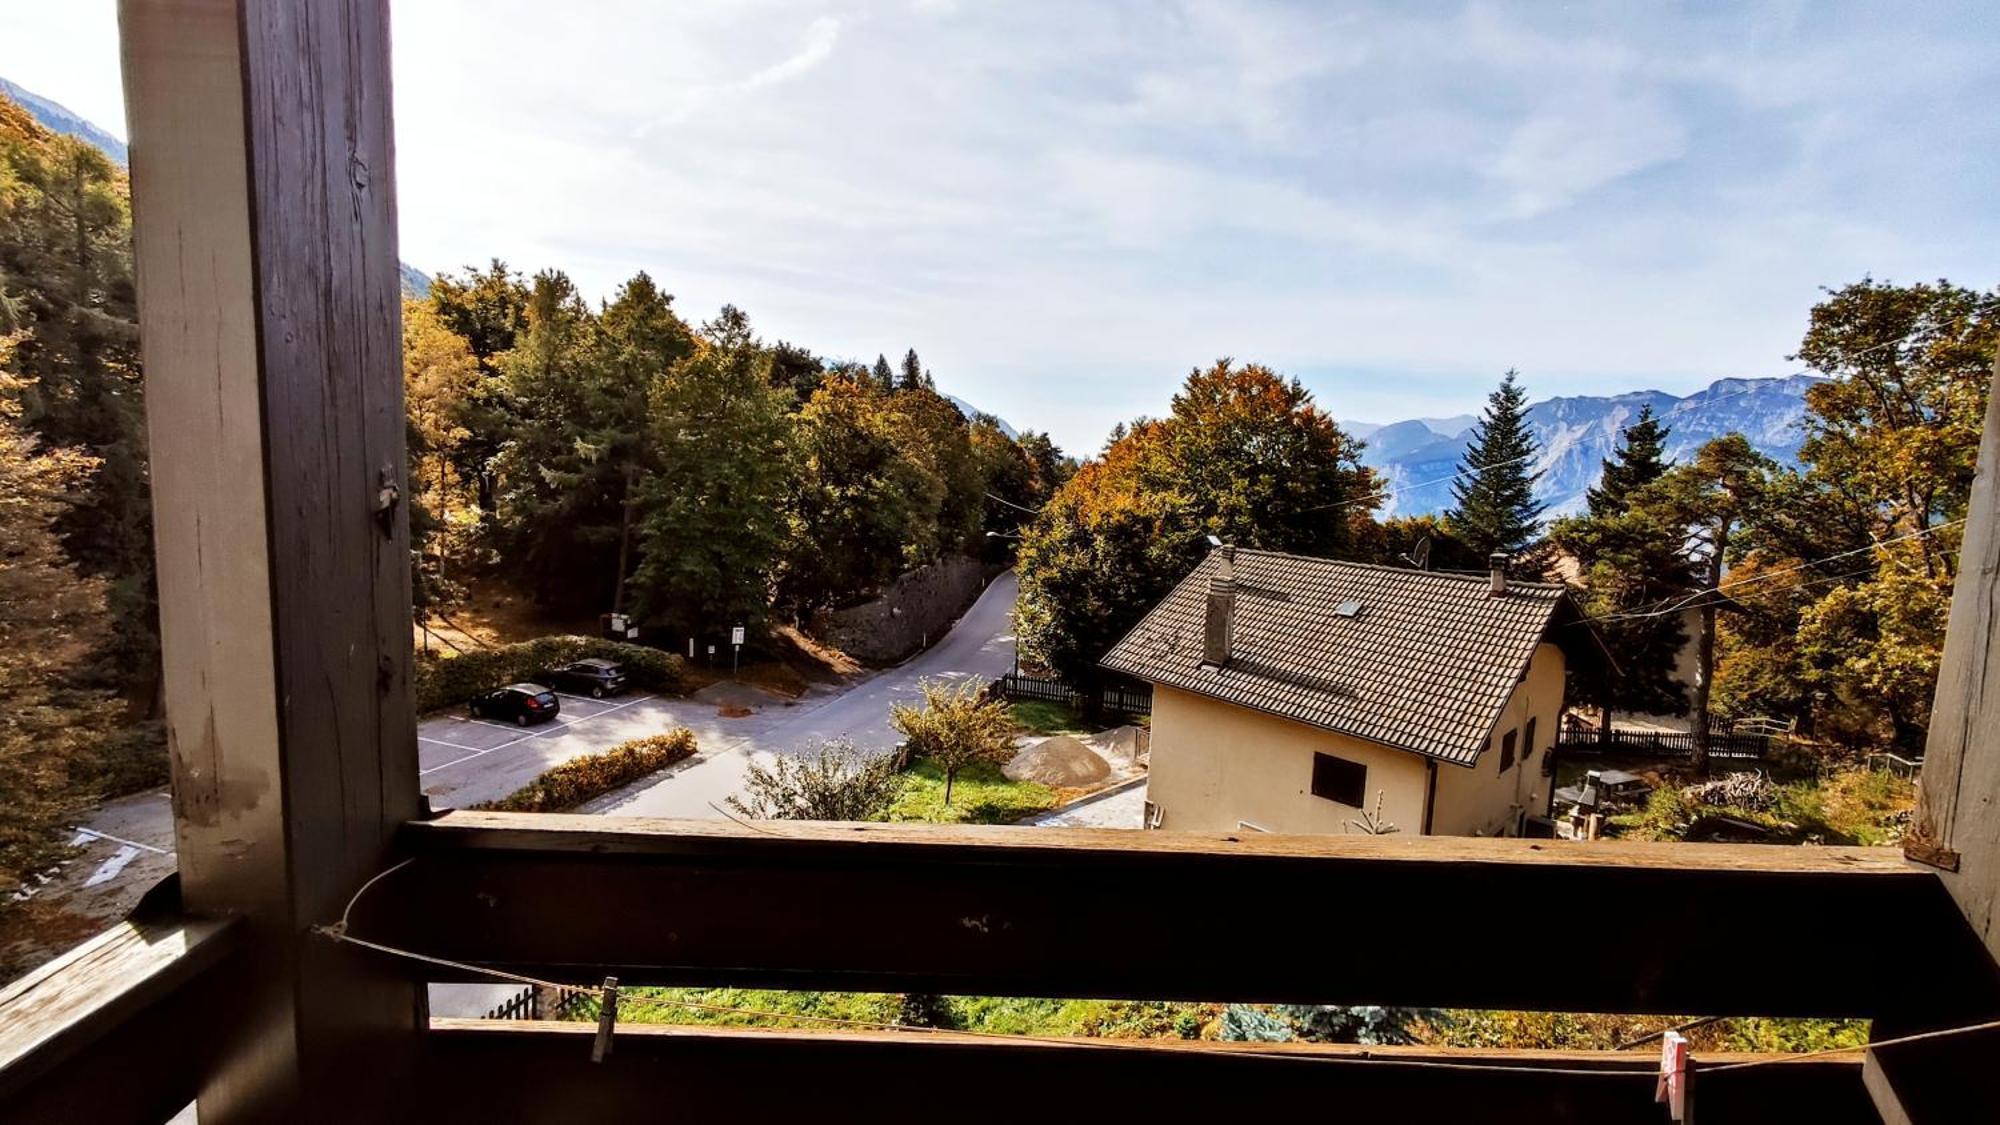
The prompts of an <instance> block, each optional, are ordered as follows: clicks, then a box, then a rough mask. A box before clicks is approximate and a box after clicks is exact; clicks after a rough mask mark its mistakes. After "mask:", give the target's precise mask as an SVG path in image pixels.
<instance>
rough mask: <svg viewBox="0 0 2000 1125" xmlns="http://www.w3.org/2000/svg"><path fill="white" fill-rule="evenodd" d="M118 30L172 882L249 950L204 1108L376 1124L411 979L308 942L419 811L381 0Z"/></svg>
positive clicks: (142, 1) (181, 5)
mask: <svg viewBox="0 0 2000 1125" xmlns="http://www.w3.org/2000/svg"><path fill="white" fill-rule="evenodd" d="M120 20H121V24H122V31H123V36H122V38H123V45H124V65H125V83H126V103H127V117H128V121H129V123H130V128H131V134H132V183H133V211H134V230H135V258H136V267H137V274H138V282H139V313H140V331H141V337H142V351H143V358H144V362H145V372H146V398H147V403H146V405H147V414H148V418H147V433H148V439H149V442H150V447H151V463H152V483H153V500H154V508H153V510H154V535H155V539H156V551H157V555H158V562H159V588H160V633H161V645H162V649H163V657H164V664H165V671H166V681H165V698H166V715H167V726H168V742H169V750H170V754H171V757H172V767H173V781H174V801H173V808H174V819H175V840H176V844H177V846H178V849H179V857H180V873H181V884H182V891H183V895H184V901H185V906H186V908H187V909H188V910H189V911H190V912H193V913H197V914H216V915H220V914H233V915H240V916H242V917H244V918H245V919H246V921H247V922H248V926H249V934H248V937H249V943H250V946H251V948H252V949H253V951H254V955H253V958H252V960H253V962H254V964H253V966H252V969H251V972H250V978H249V979H248V980H247V981H246V982H245V986H244V994H243V996H242V1013H243V1014H242V1016H241V1018H237V1019H234V1020H231V1021H230V1024H231V1027H232V1033H233V1038H232V1039H231V1041H230V1042H228V1043H227V1044H225V1045H224V1047H223V1049H222V1055H221V1062H220V1064H219V1065H218V1066H217V1067H216V1069H215V1071H214V1072H213V1073H211V1074H210V1075H208V1076H207V1077H206V1079H205V1080H204V1081H203V1082H202V1085H201V1096H200V1114H201V1119H202V1121H203V1122H204V1125H215V1123H218V1122H221V1123H228V1122H235V1121H245V1120H259V1121H265V1120H287V1121H297V1120H374V1119H377V1118H379V1117H380V1116H382V1114H381V1113H380V1108H381V1107H380V1103H378V1102H371V1101H370V1100H369V1099H371V1098H386V1097H388V1096H390V1095H391V1094H392V1093H394V1092H395V1091H397V1090H398V1089H399V1088H401V1087H403V1086H404V1085H405V1083H406V1080H407V1078H408V1076H409V1074H410V1071H409V1070H408V1069H407V1067H408V1064H409V1061H410V1060H411V1059H413V1058H414V1055H415V1049H416V1046H417V1043H416V1040H417V1035H416V1031H417V1029H418V1027H419V1023H420V1020H421V1018H422V1010H423V1009H422V1000H421V995H420V992H419V990H418V988H417V987H416V986H415V985H412V984H411V983H409V982H408V981H399V980H397V979H396V978H395V975H393V974H390V973H387V972H384V971H383V966H382V965H381V964H380V963H379V962H376V961H372V960H370V959H368V958H366V957H364V956H362V955H359V954H357V953H355V952H354V951H353V950H351V949H344V948H335V947H333V946H331V945H330V944H329V943H328V942H326V941H325V940H324V939H320V938H315V937H313V936H311V935H310V934H309V933H308V932H307V931H308V927H310V926H312V925H313V924H315V923H320V922H327V921H331V920H332V919H334V918H336V917H337V916H338V915H339V913H340V910H341V907H342V905H343V903H344V902H345V901H346V899H347V897H348V896H349V895H350V894H351V893H353V891H354V890H355V889H356V888H357V887H358V886H359V885H360V884H361V882H362V881H363V880H364V879H366V878H367V877H368V876H370V875H372V874H374V873H375V872H376V871H378V870H380V869H381V868H382V866H383V865H384V863H385V861H386V860H387V859H388V858H389V855H390V841H391V835H392V833H393V832H394V831H395V829H396V827H397V826H398V825H400V824H401V823H402V822H404V821H406V820H408V819H410V818H412V817H413V816H415V815H416V814H417V813H418V809H419V796H418V789H417V765H416V744H415V730H414V725H413V723H412V715H411V709H410V700H409V672H410V648H411V645H410V621H411V614H410V579H409V555H408V547H409V542H408V528H407V521H406V519H405V505H404V504H403V503H402V500H401V497H402V495H404V494H406V492H407V489H406V487H405V484H404V464H403V460H404V454H403V440H404V416H403V394H402V359H401V349H402V344H401V317H400V307H401V301H400V288H399V282H398V275H397V255H396V208H395V169H394V162H393V142H392V138H391V112H390V99H389V56H388V47H389V42H388V40H389V27H388V9H387V5H386V3H385V0H122V2H121V6H120ZM106 1080H107V1081H116V1080H117V1076H116V1075H107V1076H106Z"/></svg>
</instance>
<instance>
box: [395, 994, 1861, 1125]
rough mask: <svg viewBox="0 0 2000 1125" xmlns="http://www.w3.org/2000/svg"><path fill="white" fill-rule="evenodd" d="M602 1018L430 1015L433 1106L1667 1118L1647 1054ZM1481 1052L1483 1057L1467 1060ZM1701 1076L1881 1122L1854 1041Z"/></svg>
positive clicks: (1705, 1123)
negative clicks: (1828, 1053) (1020, 1036)
mask: <svg viewBox="0 0 2000 1125" xmlns="http://www.w3.org/2000/svg"><path fill="white" fill-rule="evenodd" d="M594 1032H595V1025H592V1024H546V1023H544V1024H527V1023H506V1022H501V1021H496V1020H439V1021H436V1023H435V1024H434V1025H433V1031H432V1033H431V1034H430V1035H429V1036H428V1037H427V1038H426V1048H425V1057H424V1068H425V1069H424V1082H423V1087H422V1089H423V1091H425V1092H427V1093H426V1094H420V1095H419V1096H420V1098H425V1097H427V1098H428V1105H425V1106H423V1109H424V1112H426V1113H436V1114H439V1115H442V1116H461V1115H462V1116H463V1117H464V1118H467V1119H478V1120H517V1121H554V1120H574V1121H630V1120H647V1119H652V1118H656V1117H660V1116H662V1115H665V1114H672V1115H674V1116H675V1117H676V1118H687V1119H690V1120H702V1119H715V1120H759V1121H808V1120H829V1119H844V1118H847V1117H856V1118H866V1119H867V1120H870V1121H938V1120H942V1119H948V1120H951V1121H954V1122H982V1121H995V1122H1018V1121H1020V1120H1022V1119H1023V1118H1024V1117H1028V1116H1046V1117H1049V1118H1051V1119H1054V1120H1061V1121H1083V1120H1098V1119H1101V1120H1111V1121H1202V1120H1213V1121H1243V1120H1259V1119H1276V1120H1282V1119H1288V1118H1292V1117H1298V1116H1306V1117H1313V1116H1324V1117H1328V1118H1329V1119H1337V1120H1341V1121H1393V1122H1398V1123H1404V1122H1418V1123H1422V1122H1449V1123H1452V1125H1458V1123H1461V1122H1467V1121H1478V1122H1482V1123H1490V1122H1513V1121H1523V1122H1528V1121H1532V1122H1536V1123H1538V1125H1550V1123H1557V1125H1559V1123H1563V1122H1577V1123H1585V1122H1587V1123H1589V1125H1620V1123H1623V1122H1631V1123H1633V1125H1658V1123H1659V1122H1660V1121H1662V1120H1664V1116H1663V1113H1662V1110H1661V1107H1659V1106H1658V1105H1656V1104H1654V1102H1653V1074H1654V1073H1655V1072H1656V1070H1657V1069H1658V1066H1659V1061H1658V1056H1657V1055H1656V1054H1654V1053H1652V1052H1636V1053H1620V1054H1613V1053H1610V1052H1557V1051H1519V1052H1510V1051H1450V1050H1440V1049H1431V1048H1421V1047H1407V1048H1405V1047H1355V1046H1331V1045H1318V1044H1310V1045H1308V1044H1272V1043H1237V1044H1232V1043H1200V1042H1184V1041H1177V1042H1159V1043H1142V1042H1140V1041H1135V1040H1114V1041H1110V1042H1111V1043H1113V1044H1121V1043H1122V1044H1123V1045H1122V1046H1116V1045H1106V1041H1102V1040H1099V1041H1096V1042H1090V1041H1080V1042H1072V1043H1051V1042H1047V1041H1032V1040H1017V1041H1011V1042H1010V1041H1005V1040H996V1039H994V1038H990V1037H973V1036H961V1035H943V1034H940V1035H918V1034H911V1033H900V1032H818V1031H763V1030H751V1029H725V1028H668V1027H660V1026H656V1025H655V1026H648V1025H638V1024H624V1025H621V1026H620V1027H619V1030H618V1033H617V1037H616V1040H615V1049H614V1050H613V1052H612V1054H611V1056H610V1057H609V1058H607V1059H605V1060H604V1062H603V1063H601V1064H593V1063H591V1061H590V1043H591V1037H592V1035H593V1034H594ZM1748 1057H1750V1056H1744V1058H1748ZM1760 1057H1761V1056H1760ZM1730 1058H1731V1061H1741V1059H1739V1058H1738V1057H1736V1056H1731V1057H1730ZM1472 1067H1476V1068H1479V1069H1458V1068H1472ZM1488 1068H1491V1069H1488ZM1549 1068H1559V1069H1564V1070H1588V1071H1592V1072H1593V1073H1591V1074H1587V1075H1575V1074H1551V1073H1548V1070H1549ZM495 1075H507V1076H513V1077H512V1078H511V1079H510V1080H503V1081H495V1080H494V1076H495ZM1695 1089H1696V1090H1697V1091H1698V1092H1697V1095H1696V1100H1695V1105H1696V1107H1697V1111H1698V1112H1697V1118H1698V1120H1699V1121H1701V1123H1702V1125H1736V1123H1739V1122H1741V1123H1745V1125H1749V1123H1756V1125H1765V1123H1768V1122H1771V1121H1779V1120H1783V1121H1812V1122H1815V1123H1821V1125H1846V1123H1849V1122H1852V1123H1855V1125H1861V1123H1864V1122H1865V1123H1867V1125H1874V1123H1875V1116H1874V1112H1873V1111H1872V1110H1871V1109H1870V1108H1869V1105H1868V1096H1867V1093H1866V1092H1865V1091H1864V1090H1863V1089H1862V1088H1861V1080H1860V1065H1859V1063H1858V1062H1857V1061H1856V1060H1854V1059H1853V1058H1846V1059H1830V1060H1815V1061H1812V1062H1790V1063H1784V1064H1779V1065H1774V1066H1761V1067H1753V1068H1750V1069H1745V1070H1736V1071H1724V1072H1720V1073H1717V1074H1714V1075H1710V1076H1704V1077H1698V1078H1697V1081H1696V1084H1695Z"/></svg>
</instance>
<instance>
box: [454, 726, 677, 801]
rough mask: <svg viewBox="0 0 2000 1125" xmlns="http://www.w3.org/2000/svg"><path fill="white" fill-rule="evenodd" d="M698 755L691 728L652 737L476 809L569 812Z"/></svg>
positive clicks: (554, 772) (571, 764)
mask: <svg viewBox="0 0 2000 1125" xmlns="http://www.w3.org/2000/svg"><path fill="white" fill-rule="evenodd" d="M694 751H695V744H694V734H693V733H692V732H690V731H689V730H688V729H687V728H686V727H682V728H680V729H679V730H675V731H671V732H669V733H667V734H656V735H653V736H652V737H650V738H635V739H633V740H632V741H630V742H622V743H619V744H618V745H616V746H613V747H612V748H611V749H609V750H606V751H604V752H603V753H601V754H585V755H583V756H582V757H579V758H571V759H570V760H569V761H567V762H564V763H562V764H561V765H558V766H552V767H550V768H549V769H547V770H545V771H543V773H542V775H541V776H540V777H537V778H536V779H535V780H533V781H531V782H529V783H528V784H526V785H524V786H522V787H521V788H519V789H516V790H515V791H514V792H512V793H510V794H508V795H507V796H506V797H503V798H501V799H500V800H498V801H485V802H482V803H480V804H477V805H474V806H472V807H473V808H475V809H493V810H496V811H498V812H565V811H567V810H569V809H573V808H575V807H576V806H578V805H580V804H582V803H584V802H585V801H588V800H590V799H591V798H593V797H602V796H603V795H604V794H606V793H609V792H611V791H612V790H614V789H618V788H621V787H623V786H626V785H630V784H631V783H632V782H634V781H637V780H639V779H640V778H642V777H645V776H646V775H647V774H649V773H653V772H655V771H658V770H661V769H665V768H666V767H668V766H670V765H673V764H674V763H675V762H678V761H680V760H682V759H683V758H691V757H693V756H694Z"/></svg>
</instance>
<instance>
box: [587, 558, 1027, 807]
mask: <svg viewBox="0 0 2000 1125" xmlns="http://www.w3.org/2000/svg"><path fill="white" fill-rule="evenodd" d="M1015 589H1016V583H1015V580H1014V573H1013V572H1012V571H1008V572H1007V573H1005V574H1002V575H1001V576H1000V577H998V578H995V579H994V580H993V581H992V582H991V583H990V584H989V585H988V586H987V587H986V590H985V592H984V593H982V594H980V595H979V600H978V601H977V602H974V603H973V605H972V608H971V609H969V610H967V611H966V612H965V616H964V617H961V618H960V619H959V621H958V624H957V625H956V626H955V627H953V629H952V631H951V632H950V633H949V634H947V635H946V636H945V638H944V640H942V641H939V642H938V643H937V644H936V645H934V646H932V647H931V648H930V649H928V650H926V651H924V652H922V653H920V654H918V655H917V656H915V657H913V658H911V659H910V660H909V662H907V663H905V664H901V665H898V666H897V667H895V668H890V669H888V670H886V671H883V672H881V673H878V674H877V675H875V676H873V677H871V678H869V679H867V680H865V681H863V682H862V683H860V684H858V685H856V686H855V687H853V688H852V689H850V690H848V691H845V692H842V693H841V694H839V695H834V696H829V697H828V698H826V699H825V700H823V701H820V702H817V703H810V704H806V705H803V706H799V707H795V708H789V707H777V708H771V709H767V710H764V711H760V712H758V713H757V714H755V715H750V716H747V717H745V718H742V719H734V720H724V721H723V723H722V724H721V725H723V726H724V727H725V729H726V731H727V734H726V735H725V738H726V739H727V740H726V741H725V742H723V743H722V747H723V748H722V749H720V750H719V751H717V752H715V753H712V754H708V755H705V756H704V757H703V758H702V760H701V761H699V762H696V763H695V764H694V765H692V766H689V767H687V768H685V769H681V770H676V771H672V772H670V773H668V774H667V775H666V776H664V777H662V778H660V779H659V780H657V781H655V782H653V783H652V784H650V785H647V786H645V787H644V788H640V789H628V790H625V791H624V792H622V793H619V794H617V795H615V796H613V797H611V798H608V799H606V800H605V801H603V802H594V803H592V804H590V805H587V806H585V808H584V810H583V811H586V812H595V813H603V814H607V815H610V816H668V817H690V818H695V819H716V818H720V817H721V816H722V815H723V814H722V813H720V812H718V811H716V806H719V805H722V803H723V801H724V800H725V799H727V798H729V797H731V796H734V795H736V794H737V793H738V792H739V791H740V790H741V789H742V786H743V778H744V775H745V774H746V773H748V772H749V768H750V764H751V763H752V762H754V761H758V760H760V759H761V760H769V759H770V758H772V757H774V756H775V755H778V754H785V753H792V752H796V751H800V750H810V749H812V748H813V747H815V746H817V745H818V744H819V743H820V742H821V741H822V740H824V739H828V738H846V739H849V740H850V741H852V742H853V743H854V745H855V746H857V747H859V748H861V749H863V750H869V751H873V752H876V753H887V752H888V751H890V750H893V749H895V746H896V742H897V740H898V739H897V735H896V732H895V729H894V728H892V727H891V726H890V725H889V706H890V704H892V703H909V702H913V701H915V700H916V699H917V698H918V691H917V685H918V684H920V683H922V682H923V681H925V680H943V681H947V682H965V681H972V682H977V683H985V682H987V681H989V680H993V679H996V678H998V677H999V676H1001V675H1002V674H1004V673H1005V672H1007V670H1008V669H1009V668H1011V667H1012V666H1013V662H1014V595H1015ZM710 714H711V715H712V714H713V710H712V708H711V709H710ZM709 721H710V722H713V720H712V719H711V720H709ZM704 725H707V724H704ZM697 733H698V734H700V735H701V737H702V741H703V742H704V743H705V744H709V745H713V743H710V742H709V737H708V735H707V734H706V733H705V732H697Z"/></svg>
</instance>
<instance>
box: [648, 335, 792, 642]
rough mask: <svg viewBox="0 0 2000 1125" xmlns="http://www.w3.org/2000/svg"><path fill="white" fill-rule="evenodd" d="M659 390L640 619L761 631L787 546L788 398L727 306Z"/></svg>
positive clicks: (681, 628) (656, 385)
mask: <svg viewBox="0 0 2000 1125" xmlns="http://www.w3.org/2000/svg"><path fill="white" fill-rule="evenodd" d="M701 335H702V339H701V340H700V341H699V343H698V344H697V346H696V348H695V350H694V353H693V354H692V355H690V356H688V357H687V358H685V359H682V360H681V361H679V362H677V363H675V364H674V365H673V366H672V367H671V368H669V369H668V370H667V371H666V372H665V373H664V374H662V375H660V376H658V377H656V378H655V379H654V380H653V383H652V390H651V396H650V403H649V415H650V416H649V418H648V420H647V424H646V428H647V430H648V431H649V433H650V436H651V440H652V441H653V442H654V443H655V446H656V457H657V468H656V470H655V471H654V472H653V473H652V474H651V475H649V476H647V477H646V478H645V480H644V481H643V482H642V484H641V485H640V499H639V509H640V510H641V511H642V512H643V515H642V516H641V518H640V519H639V521H638V534H639V548H640V550H639V556H640V562H639V567H638V569H637V571H636V572H635V573H634V574H633V576H632V586H633V589H634V591H635V592H636V594H637V599H636V600H637V604H638V608H639V610H640V612H641V613H642V614H644V615H645V616H646V617H647V618H648V619H650V620H653V621H657V622H659V623H661V624H664V625H666V626H668V627H669V628H672V629H674V630H675V631H677V632H682V633H690V634H691V633H700V632H713V631H717V630H721V629H726V628H728V627H729V626H731V625H735V624H739V623H741V624H746V625H749V626H750V627H752V628H753V629H754V628H757V627H760V626H761V625H762V624H763V622H764V620H765V618H766V616H767V614H768V612H769V610H770V602H771V580H772V575H773V571H774V570H775V568H776V566H777V562H778V555H779V551H780V549H781V548H782V546H783V543H784V532H785V521H784V511H783V507H782V502H783V499H784V494H785V490H786V485H787V482H788V481H789V479H790V476H791V456H790V449H789V438H790V435H791V429H792V424H791V419H790V418H789V417H788V416H787V414H786V407H787V404H788V399H789V397H790V396H789V395H787V394H786V393H785V392H783V391H780V390H777V389H775V388H773V387H772V386H771V384H770V366H771V356H770V353H769V352H768V351H767V350H765V349H764V348H763V347H762V346H761V345H760V344H759V343H758V342H757V340H756V338H755V337H753V336H752V335H751V333H750V325H749V321H748V319H747V318H745V317H744V316H743V314H742V313H741V312H740V311H739V310H737V309H734V308H724V309H723V311H722V314H721V315H720V316H718V317H717V318H716V319H715V320H713V321H710V322H709V323H707V324H705V325H703V326H702V333H701Z"/></svg>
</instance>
